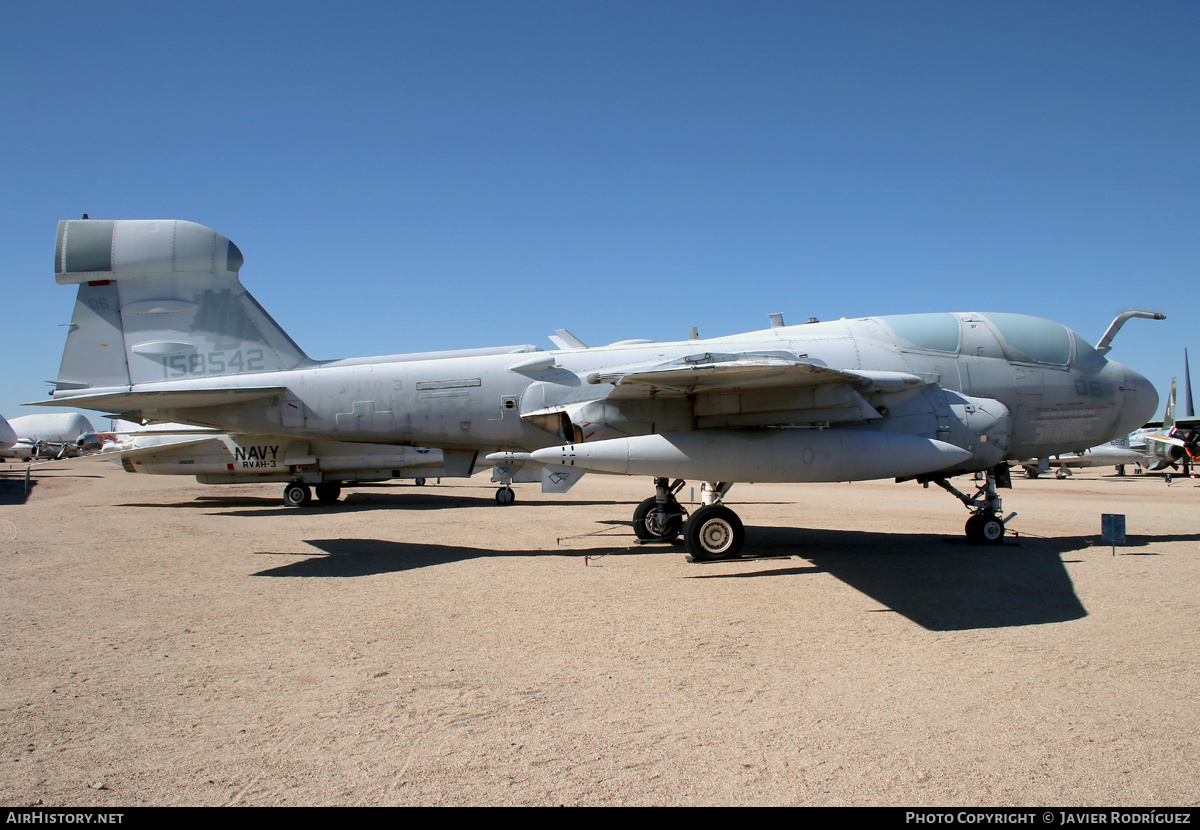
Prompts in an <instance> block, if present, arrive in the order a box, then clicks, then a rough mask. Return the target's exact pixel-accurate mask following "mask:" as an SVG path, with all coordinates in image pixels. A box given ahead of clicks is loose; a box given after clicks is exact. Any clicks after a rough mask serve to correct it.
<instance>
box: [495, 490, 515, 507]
mask: <svg viewBox="0 0 1200 830" xmlns="http://www.w3.org/2000/svg"><path fill="white" fill-rule="evenodd" d="M516 500H517V494H516V493H514V492H513V489H512V488H511V487H501V488H500V489H499V490H497V491H496V504H503V505H508V504H512V503H513V502H514V501H516Z"/></svg>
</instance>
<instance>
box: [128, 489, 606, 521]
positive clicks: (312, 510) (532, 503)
mask: <svg viewBox="0 0 1200 830" xmlns="http://www.w3.org/2000/svg"><path fill="white" fill-rule="evenodd" d="M566 503H569V504H571V505H576V506H578V505H590V506H597V507H608V506H611V505H613V504H615V503H616V502H613V501H612V500H611V499H610V500H601V501H580V500H576V499H572V500H571V501H570V502H563V501H561V500H559V501H555V500H553V497H551V498H548V499H525V498H521V497H520V496H519V495H518V501H517V503H516V504H515V505H507V506H502V505H499V504H497V503H496V499H495V498H493V497H492V496H464V495H456V494H453V493H413V492H408V493H366V494H360V493H354V494H351V495H350V496H348V497H346V498H344V499H342V500H341V501H337V502H334V503H333V504H321V503H320V502H318V501H316V500H315V499H314V500H313V502H312V504H310V505H308V506H307V507H287V506H286V505H284V503H283V499H282V498H280V497H278V496H232V495H231V496H198V497H196V498H194V499H188V500H187V501H175V502H159V503H157V504H151V503H128V504H123V505H121V506H122V507H170V508H180V507H184V508H187V507H190V508H203V509H206V510H213V509H215V508H226V507H244V508H255V509H248V510H221V512H220V515H222V516H274V515H278V514H279V511H281V510H286V511H288V512H292V513H295V514H296V515H298V516H301V515H307V516H312V515H320V514H337V513H361V512H366V511H371V510H446V509H450V508H456V507H483V508H491V509H493V510H517V509H520V508H521V507H539V506H552V505H560V504H566ZM214 515H216V514H214Z"/></svg>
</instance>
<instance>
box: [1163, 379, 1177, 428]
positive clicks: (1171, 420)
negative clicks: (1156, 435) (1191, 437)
mask: <svg viewBox="0 0 1200 830" xmlns="http://www.w3.org/2000/svg"><path fill="white" fill-rule="evenodd" d="M1176 380H1177V379H1176V378H1171V394H1170V396H1169V397H1168V398H1167V408H1166V409H1165V410H1164V411H1163V425H1162V428H1163V432H1170V431H1171V427H1173V426H1175V381H1176Z"/></svg>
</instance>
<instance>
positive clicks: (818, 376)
mask: <svg viewBox="0 0 1200 830" xmlns="http://www.w3.org/2000/svg"><path fill="white" fill-rule="evenodd" d="M588 382H589V383H612V384H613V385H614V386H615V387H616V388H615V389H614V390H613V394H611V395H609V397H610V398H639V397H649V396H650V395H651V394H661V393H663V392H666V393H671V392H674V393H678V394H681V395H690V394H696V393H702V392H720V393H729V394H732V393H738V392H749V391H756V390H768V389H777V390H783V389H797V388H802V387H812V386H824V385H832V384H847V385H849V386H852V387H855V388H858V389H861V390H865V389H868V388H876V389H878V388H887V389H901V388H905V387H912V386H920V385H922V384H925V383H931V382H932V380H931V379H927V378H924V377H922V376H920V375H915V374H910V373H908V372H853V371H845V370H836V369H827V368H825V367H824V366H818V365H816V364H814V363H806V362H804V361H800V360H787V359H782V358H770V357H768V358H747V359H734V360H722V361H711V362H699V361H697V362H695V363H688V364H684V365H679V366H668V367H662V368H653V369H641V370H634V371H629V372H623V373H613V374H598V375H590V376H589V377H588Z"/></svg>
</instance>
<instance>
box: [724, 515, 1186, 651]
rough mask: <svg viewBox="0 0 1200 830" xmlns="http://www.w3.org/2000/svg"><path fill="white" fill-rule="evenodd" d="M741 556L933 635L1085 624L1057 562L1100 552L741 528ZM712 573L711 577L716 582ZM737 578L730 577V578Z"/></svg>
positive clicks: (1028, 542) (1068, 543) (1023, 541)
mask: <svg viewBox="0 0 1200 830" xmlns="http://www.w3.org/2000/svg"><path fill="white" fill-rule="evenodd" d="M746 536H747V544H746V547H747V550H748V551H752V552H753V553H756V554H759V555H768V556H769V555H773V554H776V555H777V554H795V555H797V556H802V557H804V558H805V559H808V560H809V561H811V562H812V563H813V570H814V571H824V572H826V573H829V574H831V575H832V576H834V577H836V578H838V579H840V580H841V581H842V582H844V583H846V584H847V585H849V586H851V587H852V588H855V589H856V590H859V591H861V592H862V593H864V594H866V595H867V596H870V597H871V598H873V599H875V600H877V601H878V602H879V603H880V604H882V605H884V606H885V607H886V608H887V609H888V610H889V611H892V612H895V613H898V614H902V615H903V616H905V617H907V618H909V619H910V620H912V621H913V622H915V623H917V624H918V625H920V626H922V627H924V628H927V629H930V630H933V631H959V630H967V629H978V628H1003V627H1011V626H1023V625H1039V624H1044V623H1053V622H1066V621H1068V620H1076V619H1081V618H1083V617H1086V616H1087V609H1085V608H1084V607H1083V603H1082V602H1080V600H1079V597H1078V596H1077V595H1076V593H1075V586H1074V584H1073V583H1072V582H1071V578H1070V576H1069V575H1068V573H1067V570H1066V564H1067V562H1070V561H1079V560H1071V559H1066V558H1064V554H1070V553H1072V552H1078V551H1086V550H1089V549H1093V548H1099V550H1100V551H1103V550H1104V548H1103V547H1101V543H1099V542H1098V538H1097V537H1092V536H1076V537H1058V538H1034V537H1028V536H1024V537H1020V538H1019V539H1015V540H1014V539H1009V540H1008V541H1007V542H1006V543H1005V544H1003V545H997V546H992V545H978V546H976V545H969V544H967V542H966V540H965V538H963V537H958V536H955V537H943V536H934V535H929V534H908V533H878V532H874V533H873V532H865V531H854V530H813V529H804V528H790V527H755V528H747V533H746ZM1193 539H1200V534H1192V535H1184V536H1179V535H1170V536H1130V537H1129V538H1128V541H1127V543H1126V545H1124V546H1119V547H1118V549H1117V553H1118V555H1139V554H1141V555H1145V552H1144V551H1143V550H1142V549H1144V548H1145V546H1147V545H1149V544H1152V543H1156V542H1169V541H1179V540H1193ZM715 576H717V575H714V577H715ZM728 576H737V575H728Z"/></svg>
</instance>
